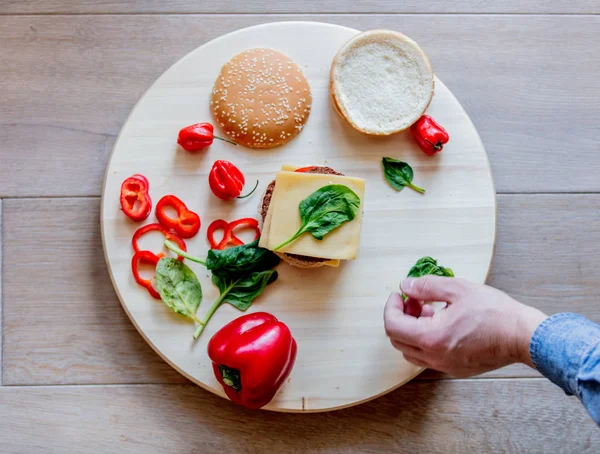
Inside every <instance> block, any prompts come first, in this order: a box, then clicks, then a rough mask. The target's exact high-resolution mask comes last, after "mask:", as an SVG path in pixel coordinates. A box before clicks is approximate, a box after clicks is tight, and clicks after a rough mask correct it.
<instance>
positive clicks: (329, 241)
mask: <svg viewBox="0 0 600 454" xmlns="http://www.w3.org/2000/svg"><path fill="white" fill-rule="evenodd" d="M330 184H342V185H345V186H348V187H349V188H350V189H352V190H353V191H354V192H355V193H356V194H357V195H358V197H359V198H360V200H361V206H360V209H359V211H358V214H357V215H356V217H355V218H354V220H352V221H350V222H346V223H344V224H342V225H341V226H340V227H338V228H336V229H335V230H333V231H332V232H330V233H328V234H327V235H326V236H325V238H323V240H317V239H315V238H314V237H313V236H312V235H311V234H310V233H305V234H303V235H302V236H300V237H299V238H298V239H297V240H296V241H294V242H293V243H290V244H289V245H287V246H286V247H284V248H282V249H280V250H279V251H278V252H285V253H289V254H298V255H305V256H309V257H319V258H324V259H340V260H354V259H355V258H356V254H357V252H358V243H359V239H360V229H361V225H362V211H363V204H364V195H365V181H364V180H363V179H362V178H352V177H345V176H338V175H322V174H309V173H298V172H290V171H280V172H279V173H278V174H277V178H276V184H275V193H276V197H273V199H272V200H271V206H270V207H269V211H272V213H269V217H270V226H269V227H270V228H269V233H268V240H267V241H266V243H267V244H265V245H264V246H265V247H266V248H267V249H271V250H273V249H274V248H275V247H277V246H278V245H279V244H281V243H283V242H284V241H286V240H287V239H289V238H290V237H292V236H293V235H294V234H295V233H296V232H297V231H298V229H299V228H300V226H301V220H300V212H299V210H298V206H299V205H300V202H301V201H302V200H304V199H305V198H307V197H308V196H309V195H311V194H312V193H313V192H315V191H316V190H318V189H320V188H322V187H323V186H327V185H330Z"/></svg>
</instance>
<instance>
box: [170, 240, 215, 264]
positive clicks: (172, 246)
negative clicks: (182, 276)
mask: <svg viewBox="0 0 600 454" xmlns="http://www.w3.org/2000/svg"><path fill="white" fill-rule="evenodd" d="M165 247H166V248H167V249H169V250H170V251H173V252H175V254H177V255H179V256H181V257H184V258H186V259H188V260H191V261H192V262H196V263H199V264H201V265H204V266H206V262H205V261H204V260H202V259H201V258H198V257H194V256H193V255H190V254H188V253H187V252H185V251H183V250H181V249H180V248H179V247H177V245H176V244H175V243H173V242H172V241H169V240H165Z"/></svg>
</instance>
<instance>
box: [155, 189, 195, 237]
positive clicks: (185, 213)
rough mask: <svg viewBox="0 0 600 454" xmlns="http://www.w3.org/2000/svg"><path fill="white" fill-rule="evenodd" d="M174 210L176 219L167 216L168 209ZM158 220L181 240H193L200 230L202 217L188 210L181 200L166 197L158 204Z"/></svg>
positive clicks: (172, 196) (171, 196) (170, 196)
mask: <svg viewBox="0 0 600 454" xmlns="http://www.w3.org/2000/svg"><path fill="white" fill-rule="evenodd" d="M169 207H170V208H173V209H174V210H175V212H176V213H177V217H176V218H172V217H170V216H169V215H168V214H167V208H169ZM156 219H158V222H160V223H161V224H162V225H163V226H164V227H166V228H167V229H171V230H173V231H174V232H175V233H176V234H177V235H179V236H180V237H181V238H191V237H193V236H194V235H196V233H198V230H200V216H198V215H197V214H196V213H194V212H193V211H192V210H190V209H188V207H187V206H186V204H185V203H183V202H182V201H181V199H179V198H177V197H175V196H174V195H166V196H164V197H163V198H162V199H160V200H159V201H158V203H157V204H156Z"/></svg>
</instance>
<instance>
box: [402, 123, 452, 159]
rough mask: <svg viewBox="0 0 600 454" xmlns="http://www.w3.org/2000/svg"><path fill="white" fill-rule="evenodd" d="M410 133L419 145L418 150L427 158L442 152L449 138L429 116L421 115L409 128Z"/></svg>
mask: <svg viewBox="0 0 600 454" xmlns="http://www.w3.org/2000/svg"><path fill="white" fill-rule="evenodd" d="M410 132H411V133H412V135H413V137H414V138H415V140H416V141H417V144H419V148H421V150H423V152H424V153H425V154H426V155H428V156H433V155H435V154H436V153H439V152H440V151H442V148H444V144H445V143H448V140H450V136H449V135H448V133H447V132H446V130H445V129H444V128H443V127H442V126H440V125H439V124H438V123H437V122H436V121H435V120H434V119H433V118H431V117H430V116H429V115H423V116H422V117H421V118H419V119H418V120H417V121H416V122H415V124H413V125H412V126H411V127H410Z"/></svg>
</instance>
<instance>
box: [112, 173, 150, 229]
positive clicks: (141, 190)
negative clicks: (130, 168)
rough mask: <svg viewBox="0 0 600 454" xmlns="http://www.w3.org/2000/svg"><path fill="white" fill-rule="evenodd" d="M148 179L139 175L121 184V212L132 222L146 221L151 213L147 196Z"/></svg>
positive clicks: (148, 195)
mask: <svg viewBox="0 0 600 454" xmlns="http://www.w3.org/2000/svg"><path fill="white" fill-rule="evenodd" d="M149 189H150V186H149V184H148V179H147V178H146V177H145V176H143V175H140V174H135V175H132V176H130V177H129V178H126V179H125V181H123V183H122V184H121V195H120V197H119V201H120V202H121V210H122V211H123V213H125V215H126V216H127V217H128V218H130V219H131V220H133V221H136V222H139V221H143V220H144V219H146V218H147V217H148V216H149V215H150V212H151V211H152V199H151V198H150V194H149V192H148V191H149Z"/></svg>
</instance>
